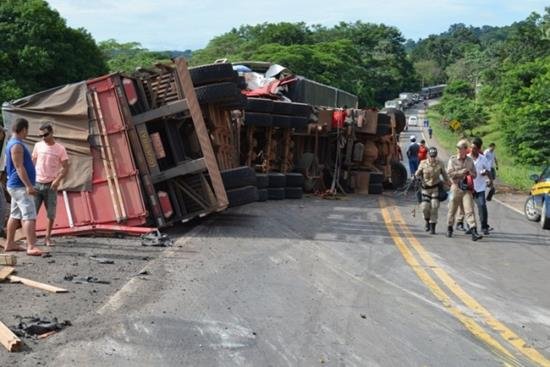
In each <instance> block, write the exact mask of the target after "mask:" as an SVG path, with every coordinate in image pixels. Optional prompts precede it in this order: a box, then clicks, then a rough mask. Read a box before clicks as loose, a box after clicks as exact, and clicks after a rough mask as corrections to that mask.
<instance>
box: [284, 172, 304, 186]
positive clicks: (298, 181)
mask: <svg viewBox="0 0 550 367" xmlns="http://www.w3.org/2000/svg"><path fill="white" fill-rule="evenodd" d="M286 186H288V187H304V175H302V174H301V173H287V174H286Z"/></svg>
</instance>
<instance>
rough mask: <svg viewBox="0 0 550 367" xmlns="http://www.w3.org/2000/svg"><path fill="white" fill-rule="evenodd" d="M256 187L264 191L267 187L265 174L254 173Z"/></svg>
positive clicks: (267, 180) (267, 182) (267, 177)
mask: <svg viewBox="0 0 550 367" xmlns="http://www.w3.org/2000/svg"><path fill="white" fill-rule="evenodd" d="M256 186H258V188H259V189H265V188H268V187H269V176H268V175H267V174H266V173H256Z"/></svg>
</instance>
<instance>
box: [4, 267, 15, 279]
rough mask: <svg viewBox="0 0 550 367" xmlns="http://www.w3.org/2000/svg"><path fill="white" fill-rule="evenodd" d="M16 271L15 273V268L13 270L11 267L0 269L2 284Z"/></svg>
mask: <svg viewBox="0 0 550 367" xmlns="http://www.w3.org/2000/svg"><path fill="white" fill-rule="evenodd" d="M14 271H15V268H12V267H11V266H2V267H1V268H0V282H1V281H3V280H5V279H6V278H7V277H8V276H10V275H11V273H13V272H14Z"/></svg>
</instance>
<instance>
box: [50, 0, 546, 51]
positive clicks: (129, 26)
mask: <svg viewBox="0 0 550 367" xmlns="http://www.w3.org/2000/svg"><path fill="white" fill-rule="evenodd" d="M47 1H48V3H49V4H50V6H51V7H52V8H54V9H56V10H57V11H58V12H59V13H60V14H61V16H62V17H63V18H65V19H66V20H67V24H68V25H69V26H71V27H73V28H79V27H84V28H86V29H87V30H88V31H89V32H90V33H91V34H92V36H93V37H94V38H95V40H96V41H103V40H106V39H109V38H114V39H116V40H117V41H120V42H130V41H135V42H140V43H141V44H142V45H143V47H145V48H148V49H151V50H185V49H193V50H194V49H198V48H203V47H204V46H206V44H207V43H208V41H209V40H210V39H211V38H213V37H215V36H217V35H220V34H222V33H225V32H227V31H229V30H230V29H231V28H233V27H238V26H239V25H243V24H258V23H263V22H282V21H286V22H300V21H303V22H305V23H307V24H322V25H325V26H329V27H330V26H333V25H334V24H336V23H338V22H340V21H345V22H354V21H356V20H361V21H363V22H372V23H384V24H387V25H392V26H396V27H397V28H399V29H400V30H401V33H402V34H403V36H404V37H405V38H412V39H414V40H417V39H419V38H424V37H426V36H428V35H430V34H438V33H441V32H443V31H445V30H447V28H448V27H449V25H451V24H453V23H465V24H466V25H473V26H482V25H485V24H487V25H495V26H502V25H508V24H511V23H513V22H514V21H519V20H522V19H525V18H526V17H527V16H528V15H529V14H530V13H531V12H533V11H536V12H538V13H539V14H542V13H543V12H544V7H545V6H550V3H549V2H548V0H545V1H542V0H516V1H512V0H501V1H497V0H477V1H476V0H432V1H431V2H430V3H428V1H426V0H424V1H418V0H409V1H407V0H386V1H372V0H341V1H337V2H334V1H330V2H328V1H322V0H302V1H297V0H294V1H291V0H279V1H265V0H254V1H239V0H234V1H232V2H229V1H214V0H179V1H178V0H158V1H155V0H47ZM323 4H326V5H323Z"/></svg>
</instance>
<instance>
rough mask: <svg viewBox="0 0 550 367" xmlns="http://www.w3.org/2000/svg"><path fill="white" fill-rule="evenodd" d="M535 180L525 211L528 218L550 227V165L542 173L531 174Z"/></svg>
mask: <svg viewBox="0 0 550 367" xmlns="http://www.w3.org/2000/svg"><path fill="white" fill-rule="evenodd" d="M530 178H531V179H532V180H533V181H535V184H534V185H533V187H531V190H530V192H529V197H528V198H527V200H526V201H525V206H524V208H523V211H524V213H525V216H526V217H527V220H530V221H532V222H540V226H541V227H542V229H550V166H548V167H546V169H544V170H543V171H542V174H541V175H540V176H539V175H531V176H530Z"/></svg>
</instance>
